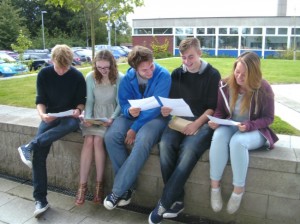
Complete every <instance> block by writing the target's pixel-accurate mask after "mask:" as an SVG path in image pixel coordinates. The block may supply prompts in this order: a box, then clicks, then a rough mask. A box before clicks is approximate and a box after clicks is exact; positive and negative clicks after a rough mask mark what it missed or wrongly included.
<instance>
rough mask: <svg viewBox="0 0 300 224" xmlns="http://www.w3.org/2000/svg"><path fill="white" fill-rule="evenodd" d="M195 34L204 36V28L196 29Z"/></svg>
mask: <svg viewBox="0 0 300 224" xmlns="http://www.w3.org/2000/svg"><path fill="white" fill-rule="evenodd" d="M196 32H197V34H205V28H197V30H196Z"/></svg>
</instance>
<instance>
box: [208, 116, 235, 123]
mask: <svg viewBox="0 0 300 224" xmlns="http://www.w3.org/2000/svg"><path fill="white" fill-rule="evenodd" d="M207 117H208V118H209V120H211V121H212V122H214V123H216V124H221V125H238V124H240V122H236V121H232V120H228V119H220V118H217V117H213V116H210V115H207Z"/></svg>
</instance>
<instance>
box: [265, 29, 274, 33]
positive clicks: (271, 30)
mask: <svg viewBox="0 0 300 224" xmlns="http://www.w3.org/2000/svg"><path fill="white" fill-rule="evenodd" d="M266 34H275V28H267V32H266Z"/></svg>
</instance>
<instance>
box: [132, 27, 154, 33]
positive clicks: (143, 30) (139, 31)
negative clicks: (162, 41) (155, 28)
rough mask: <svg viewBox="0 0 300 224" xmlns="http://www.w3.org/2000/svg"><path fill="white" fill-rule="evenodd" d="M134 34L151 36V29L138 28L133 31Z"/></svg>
mask: <svg viewBox="0 0 300 224" xmlns="http://www.w3.org/2000/svg"><path fill="white" fill-rule="evenodd" d="M133 32H134V34H152V29H151V28H138V29H134V31H133Z"/></svg>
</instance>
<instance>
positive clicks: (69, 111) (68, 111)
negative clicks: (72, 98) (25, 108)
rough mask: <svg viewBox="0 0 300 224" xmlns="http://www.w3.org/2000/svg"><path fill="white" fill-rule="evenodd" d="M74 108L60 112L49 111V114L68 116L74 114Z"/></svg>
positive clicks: (52, 115)
mask: <svg viewBox="0 0 300 224" xmlns="http://www.w3.org/2000/svg"><path fill="white" fill-rule="evenodd" d="M73 111H74V110H67V111H63V112H59V113H48V115H49V116H51V117H67V116H72V115H73Z"/></svg>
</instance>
